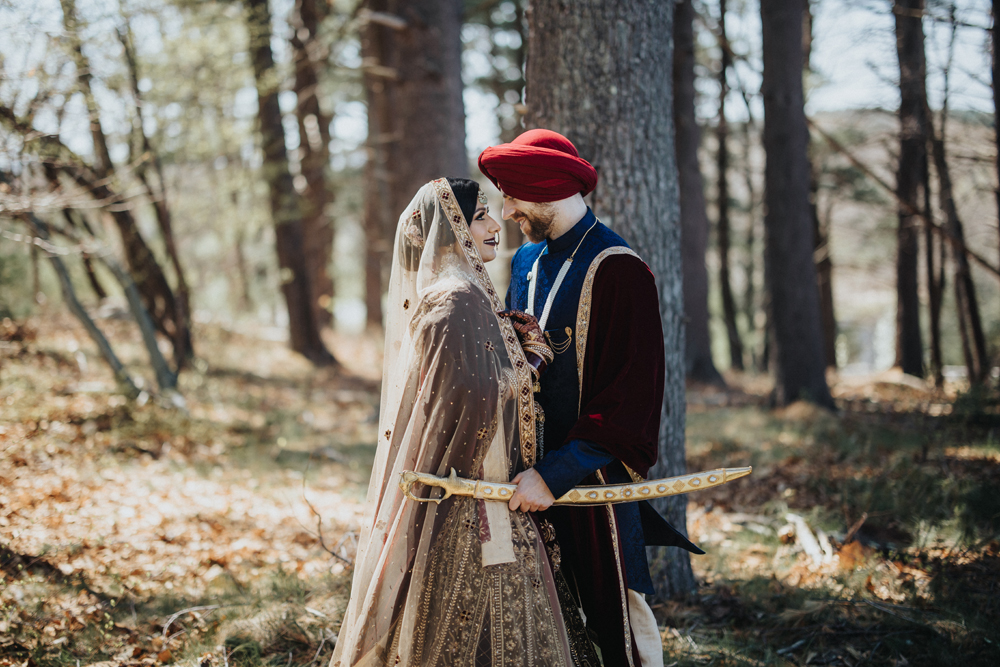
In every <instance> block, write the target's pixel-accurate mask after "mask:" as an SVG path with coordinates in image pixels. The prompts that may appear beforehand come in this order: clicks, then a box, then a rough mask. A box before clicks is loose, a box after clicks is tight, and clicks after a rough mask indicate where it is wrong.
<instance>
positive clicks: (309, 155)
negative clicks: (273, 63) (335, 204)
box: [291, 0, 333, 327]
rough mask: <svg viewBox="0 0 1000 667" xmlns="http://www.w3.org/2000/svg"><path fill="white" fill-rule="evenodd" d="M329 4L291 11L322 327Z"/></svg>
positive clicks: (306, 220)
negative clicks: (323, 73)
mask: <svg viewBox="0 0 1000 667" xmlns="http://www.w3.org/2000/svg"><path fill="white" fill-rule="evenodd" d="M325 12H326V3H325V2H317V0H296V2H295V8H294V10H293V13H292V30H293V31H292V39H291V43H292V51H293V53H294V55H293V59H294V62H295V94H296V97H297V100H298V103H297V105H296V108H295V116H296V119H297V120H298V125H299V163H300V164H301V168H302V176H303V177H304V178H305V181H306V187H305V191H304V192H303V193H302V236H303V239H304V242H305V253H306V269H307V271H308V273H309V284H310V287H311V288H312V294H313V299H312V304H313V316H314V317H315V318H316V322H317V323H318V324H319V326H321V327H323V326H330V325H331V324H333V311H332V310H331V306H332V305H333V277H332V275H331V273H330V260H331V259H332V257H333V224H332V222H331V221H330V220H329V218H327V216H326V207H327V205H328V204H330V203H331V202H332V201H333V190H332V188H331V187H330V182H329V165H330V121H331V118H330V115H329V114H326V113H324V112H323V109H322V107H321V106H320V103H319V70H320V68H321V67H323V66H324V60H325V47H324V46H323V44H322V42H321V41H320V39H319V38H318V37H319V26H320V23H321V22H322V21H323V17H324V15H325Z"/></svg>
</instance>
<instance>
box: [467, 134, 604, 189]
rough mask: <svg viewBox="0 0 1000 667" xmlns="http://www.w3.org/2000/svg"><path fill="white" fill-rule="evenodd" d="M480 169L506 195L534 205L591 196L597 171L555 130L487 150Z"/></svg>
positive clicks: (528, 135)
mask: <svg viewBox="0 0 1000 667" xmlns="http://www.w3.org/2000/svg"><path fill="white" fill-rule="evenodd" d="M479 170H480V171H481V172H483V174H485V175H486V177H487V178H489V179H490V180H491V181H493V185H495V186H497V187H498V188H499V189H500V190H502V191H503V193H504V194H506V195H509V196H511V197H514V198H515V199H521V200H523V201H530V202H550V201H559V200H560V199H566V198H567V197H571V196H573V195H575V194H576V193H578V192H579V193H580V194H584V195H585V194H587V193H589V192H591V191H592V190H593V189H594V187H595V186H596V185H597V172H596V171H595V170H594V168H593V167H592V166H590V163H589V162H587V161H586V160H584V159H583V158H581V157H580V154H579V153H577V151H576V146H574V145H573V144H572V142H570V140H569V139H567V138H566V137H564V136H563V135H561V134H559V133H558V132H553V131H552V130H528V131H527V132H525V133H524V134H522V135H521V136H519V137H518V138H517V139H515V140H514V141H512V142H510V143H509V144H500V145H499V146H492V147H490V148H487V149H486V150H484V151H483V152H482V154H481V155H480V156H479Z"/></svg>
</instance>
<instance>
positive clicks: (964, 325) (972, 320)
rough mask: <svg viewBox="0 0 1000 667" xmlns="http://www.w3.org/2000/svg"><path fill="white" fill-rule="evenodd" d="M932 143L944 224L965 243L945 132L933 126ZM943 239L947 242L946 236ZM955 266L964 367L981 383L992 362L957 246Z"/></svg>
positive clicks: (966, 264) (967, 271)
mask: <svg viewBox="0 0 1000 667" xmlns="http://www.w3.org/2000/svg"><path fill="white" fill-rule="evenodd" d="M943 124H944V123H942V125H943ZM943 129H944V128H943V127H942V130H943ZM931 146H932V148H933V154H934V168H935V170H936V171H937V176H938V197H939V199H940V204H941V210H942V211H944V215H945V224H946V225H947V228H948V233H949V234H950V235H951V236H952V238H955V239H957V240H958V241H960V242H961V243H962V244H963V245H964V244H965V230H964V228H963V226H962V220H961V219H960V218H959V217H958V208H957V207H956V206H955V197H954V194H953V190H952V183H951V172H950V170H949V168H948V160H947V158H946V155H945V145H944V134H943V132H942V134H941V135H938V134H937V133H936V132H935V131H934V129H933V127H932V128H931ZM941 242H942V243H944V241H943V240H942V241H941ZM952 266H953V267H954V272H955V273H954V281H955V310H956V311H957V315H958V326H959V331H960V333H961V335H962V353H963V356H964V357H965V367H966V369H967V370H968V373H969V382H970V383H972V384H974V385H975V384H982V383H983V382H985V381H986V379H987V376H988V374H989V366H990V364H989V358H988V357H987V355H986V337H985V335H984V334H983V322H982V317H981V316H980V314H979V303H978V301H977V300H976V285H975V283H974V282H973V281H972V271H971V269H970V267H969V258H968V257H966V256H965V253H964V252H962V251H961V250H959V249H958V248H956V247H955V246H952Z"/></svg>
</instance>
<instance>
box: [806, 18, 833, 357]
mask: <svg viewBox="0 0 1000 667" xmlns="http://www.w3.org/2000/svg"><path fill="white" fill-rule="evenodd" d="M814 1H815V0H806V3H805V6H804V8H803V9H804V11H803V13H802V51H803V53H802V62H803V66H804V67H805V70H806V72H811V71H812V64H811V63H812V42H813V34H812V30H813V12H812V3H813V2H814ZM810 147H811V144H810ZM809 163H810V164H809V212H810V214H811V215H812V221H813V243H814V248H813V259H814V260H815V262H816V287H817V289H818V290H819V313H820V323H821V325H822V329H823V359H824V360H825V361H826V366H827V368H836V367H837V317H836V315H835V313H834V310H833V257H832V255H831V254H830V218H829V216H827V217H826V218H825V219H822V220H821V219H820V216H819V178H818V174H817V168H816V165H815V164H814V163H813V159H812V157H811V156H810V159H809Z"/></svg>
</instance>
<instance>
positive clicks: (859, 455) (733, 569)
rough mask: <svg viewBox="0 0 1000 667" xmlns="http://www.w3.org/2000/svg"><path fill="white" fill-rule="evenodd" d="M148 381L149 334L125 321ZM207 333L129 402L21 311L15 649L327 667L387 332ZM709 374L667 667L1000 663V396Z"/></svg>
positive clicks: (26, 658)
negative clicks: (176, 386)
mask: <svg viewBox="0 0 1000 667" xmlns="http://www.w3.org/2000/svg"><path fill="white" fill-rule="evenodd" d="M100 324H101V326H102V327H103V328H105V330H106V331H107V332H108V333H109V335H110V338H111V339H112V341H113V342H114V344H115V347H116V349H117V350H118V352H119V354H120V355H121V356H122V357H123V358H124V359H125V360H126V363H127V364H128V365H129V368H130V370H131V371H132V372H133V373H135V374H137V375H146V376H150V375H151V373H150V372H149V370H148V367H147V366H146V365H145V364H144V362H143V354H142V348H141V345H140V341H139V338H138V335H137V333H136V332H135V331H134V327H133V326H132V325H131V324H130V323H128V322H127V321H122V320H117V319H113V318H112V319H103V320H101V321H100ZM328 342H329V343H330V346H331V348H332V349H333V351H334V353H335V354H336V355H337V357H338V358H339V359H341V360H342V361H343V363H344V368H343V369H342V370H340V371H334V370H315V369H312V368H311V367H310V366H309V365H308V364H307V363H306V362H304V361H303V360H302V359H300V358H298V357H296V355H294V354H292V353H290V352H288V351H287V350H286V349H285V348H284V346H283V345H282V344H281V343H278V342H274V341H269V340H264V339H262V338H259V337H255V336H253V335H250V334H249V333H246V332H244V333H237V332H234V331H231V330H228V329H226V328H223V327H221V326H218V325H203V326H200V327H198V329H197V330H196V344H197V352H198V362H197V363H196V364H195V365H194V366H195V367H194V368H193V369H191V370H190V371H186V372H185V373H183V374H182V376H181V382H180V390H181V393H182V395H183V396H184V398H185V400H186V407H185V408H184V409H178V408H176V407H171V406H166V405H161V404H159V403H158V401H156V400H149V401H146V402H145V403H144V404H143V405H138V404H128V403H126V401H125V400H124V399H123V398H122V397H120V396H119V395H117V394H116V393H115V392H114V387H113V382H112V376H111V374H110V372H109V371H108V370H107V369H106V367H105V366H104V365H103V364H102V363H101V361H100V360H99V359H98V358H97V357H96V354H95V352H94V351H93V346H92V345H91V343H90V342H89V340H88V339H87V338H86V337H85V335H84V333H83V332H82V330H81V329H80V328H79V327H78V326H77V325H76V323H75V322H74V321H73V320H71V319H69V318H68V317H67V316H63V315H61V314H59V313H58V312H50V313H48V314H46V316H45V317H44V318H42V317H38V318H33V319H31V320H28V321H26V322H11V321H9V320H7V321H4V322H2V323H0V666H3V667H6V666H14V665H17V666H18V667H48V666H52V667H63V666H66V667H70V666H78V667H79V666H83V665H92V664H100V665H102V667H103V666H108V667H110V666H111V665H157V664H184V665H199V667H210V666H211V667H228V666H229V665H234V666H235V665H245V666H246V667H254V666H256V665H264V664H267V665H275V666H276V667H282V666H284V667H291V666H292V665H299V666H307V665H314V666H319V667H322V666H323V665H325V663H326V662H327V661H328V660H329V657H330V653H331V651H332V648H333V646H334V644H335V641H336V632H337V630H338V627H339V619H340V616H341V613H342V611H343V607H344V604H345V601H346V596H347V595H348V592H349V586H350V560H351V558H352V557H353V555H354V548H355V545H356V537H357V531H358V526H359V523H360V519H361V515H362V505H363V500H364V495H365V493H366V489H367V480H368V475H369V472H370V468H371V464H372V460H373V458H374V442H375V440H376V431H377V424H376V422H375V420H376V413H377V409H378V400H379V396H378V377H379V375H380V372H381V363H380V356H379V350H378V345H377V344H376V342H375V341H373V340H371V339H369V338H364V337H358V338H350V337H331V338H330V339H329V341H328ZM728 379H729V381H730V389H728V390H726V391H719V390H716V389H712V388H691V389H690V390H689V392H688V465H689V468H690V469H691V470H699V469H709V468H714V467H720V466H723V465H727V466H742V465H747V464H751V465H753V466H754V474H753V475H751V476H750V477H748V478H744V479H741V480H738V481H736V482H734V483H732V484H729V485H726V486H723V487H719V488H716V489H712V490H709V491H706V492H704V493H700V494H693V495H692V496H690V501H689V505H688V519H689V530H690V533H691V537H692V539H693V540H694V541H695V542H696V543H699V544H700V545H701V546H703V547H704V548H705V550H706V551H707V552H708V554H707V555H705V556H699V557H693V558H692V563H693V565H694V568H695V572H696V575H697V577H698V580H699V585H700V587H699V590H698V592H697V594H695V595H692V596H690V597H689V598H688V599H686V600H680V601H674V600H669V601H659V602H657V601H654V611H655V612H656V614H657V616H658V618H659V620H660V621H661V629H662V633H663V638H664V647H665V658H666V664H667V665H677V666H680V665H805V664H810V665H849V666H851V667H856V666H858V665H928V666H932V665H934V666H936V665H963V666H970V665H997V664H1000V542H998V538H1000V492H998V489H1000V417H998V413H997V407H998V406H997V402H996V397H995V396H993V397H990V396H988V395H976V394H972V393H968V392H966V393H961V392H959V391H958V390H957V389H956V388H954V387H946V388H945V390H931V389H928V388H927V387H926V386H925V385H924V384H923V383H922V382H920V381H916V380H913V379H912V378H905V377H902V376H899V375H893V374H892V373H886V374H882V375H880V376H876V377H869V378H864V379H855V380H852V381H847V380H844V381H835V382H834V383H833V391H834V394H835V395H836V397H837V401H838V405H839V406H840V411H839V412H838V413H837V414H832V413H828V412H825V411H823V410H820V409H817V408H813V407H811V406H809V405H807V404H795V405H792V406H790V407H788V408H784V409H782V410H771V409H769V408H768V407H767V406H766V396H767V392H768V389H769V387H768V385H767V382H766V380H762V379H760V378H754V377H749V376H731V377H729V378H728Z"/></svg>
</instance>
